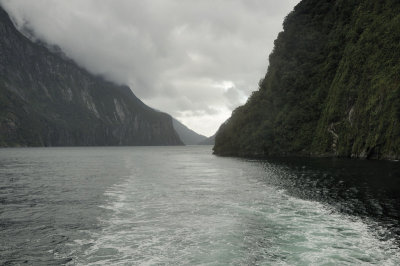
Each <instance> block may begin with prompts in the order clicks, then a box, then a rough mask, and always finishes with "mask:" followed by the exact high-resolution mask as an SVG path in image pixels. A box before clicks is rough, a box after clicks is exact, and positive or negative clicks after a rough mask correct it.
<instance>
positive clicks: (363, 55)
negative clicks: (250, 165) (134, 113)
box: [214, 0, 400, 159]
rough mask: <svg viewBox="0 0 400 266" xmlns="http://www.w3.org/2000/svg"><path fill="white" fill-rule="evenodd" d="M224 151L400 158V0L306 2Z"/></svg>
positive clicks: (223, 136)
mask: <svg viewBox="0 0 400 266" xmlns="http://www.w3.org/2000/svg"><path fill="white" fill-rule="evenodd" d="M269 59H270V65H269V68H268V71H267V74H266V76H265V78H264V79H262V80H261V81H260V83H259V90H258V91H256V92H254V93H253V95H252V96H251V97H250V98H249V100H248V102H247V103H246V104H245V105H244V106H241V107H239V108H237V109H236V110H235V111H234V112H233V114H232V117H231V118H230V119H229V120H228V121H227V122H226V123H225V124H223V125H222V126H221V128H220V130H219V133H218V135H217V137H216V144H215V147H214V152H215V153H216V154H219V155H235V156H268V155H288V154H292V155H314V156H324V155H330V156H332V155H336V156H344V157H350V156H351V157H358V158H381V159H399V158H400V2H399V1H398V0H381V1H376V0H357V1H355V0H336V1H329V0H303V1H302V2H301V3H300V4H298V5H297V6H296V7H295V9H294V11H293V12H292V13H291V14H289V15H288V16H287V18H286V19H285V22H284V31H283V32H281V33H280V34H279V36H278V38H277V40H276V41H275V48H274V51H273V53H272V54H271V55H270V58H269Z"/></svg>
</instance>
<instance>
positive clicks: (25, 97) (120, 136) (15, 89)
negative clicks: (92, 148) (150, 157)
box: [0, 8, 182, 146]
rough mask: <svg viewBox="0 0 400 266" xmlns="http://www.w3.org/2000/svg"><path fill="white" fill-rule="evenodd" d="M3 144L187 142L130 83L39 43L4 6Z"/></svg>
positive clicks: (0, 20) (0, 52)
mask: <svg viewBox="0 0 400 266" xmlns="http://www.w3.org/2000/svg"><path fill="white" fill-rule="evenodd" d="M0 35H1V39H0V146H72V145H79V146H82V145H181V144H182V143H181V141H180V139H179V137H178V135H177V134H176V132H175V130H174V129H173V126H172V119H171V117H170V116H169V115H167V114H165V113H160V112H157V111H154V110H153V109H151V108H149V107H148V106H146V105H145V104H143V103H142V102H141V101H140V100H139V99H138V98H136V96H135V95H134V94H133V93H132V91H131V90H130V89H129V88H128V87H125V86H118V85H115V84H113V83H111V82H107V81H105V80H104V79H102V78H101V77H96V76H93V75H92V74H90V73H88V72H87V71H85V70H83V69H82V68H80V67H78V66H77V65H76V64H75V63H74V62H72V61H70V60H67V59H65V58H64V57H62V56H61V55H60V54H55V53H52V52H50V51H49V50H48V49H47V48H45V47H44V46H42V45H40V44H38V43H33V42H32V41H30V40H29V39H27V38H26V37H24V36H23V35H22V34H21V33H20V32H18V30H17V29H16V28H15V27H14V25H13V24H12V22H11V21H10V19H9V17H8V15H7V13H6V12H5V11H4V10H3V9H1V8H0Z"/></svg>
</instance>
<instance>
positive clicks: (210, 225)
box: [0, 146, 400, 265]
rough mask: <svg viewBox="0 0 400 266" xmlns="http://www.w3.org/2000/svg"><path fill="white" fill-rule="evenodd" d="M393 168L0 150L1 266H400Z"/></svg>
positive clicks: (399, 204) (203, 150)
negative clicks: (276, 265)
mask: <svg viewBox="0 0 400 266" xmlns="http://www.w3.org/2000/svg"><path fill="white" fill-rule="evenodd" d="M399 165H400V163H398V162H375V161H353V160H339V159H305V158H301V159H299V158H286V159H276V158H271V159H268V160H265V161H254V160H246V159H237V158H220V157H216V156H213V155H211V147H210V146H205V147H201V146H200V147H196V146H189V147H122V148H48V149H41V148H37V149H36V148H32V149H0V265H2V264H5V265H8V264H9V265H15V264H17V265H18V264H24V263H26V264H34V265H57V264H69V265H110V264H113V265H193V264H202V265H271V264H272V265H274V264H280V265H310V264H315V265H321V264H329V265H338V264H340V265H351V264H356V265H358V264H365V265H368V264H375V265H399V264H400V251H399V250H400V249H399V247H400V244H399V239H400V231H399V229H400V224H399V220H400V219H399V218H400V217H399V216H400V166H399Z"/></svg>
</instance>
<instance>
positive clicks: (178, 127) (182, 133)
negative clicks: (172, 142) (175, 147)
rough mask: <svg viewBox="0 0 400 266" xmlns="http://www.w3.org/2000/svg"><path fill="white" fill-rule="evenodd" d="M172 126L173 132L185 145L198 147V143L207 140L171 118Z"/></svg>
mask: <svg viewBox="0 0 400 266" xmlns="http://www.w3.org/2000/svg"><path fill="white" fill-rule="evenodd" d="M172 124H173V126H174V129H175V131H176V132H177V133H178V135H179V137H180V139H181V140H182V142H183V143H184V144H185V145H198V144H199V143H201V142H202V141H204V140H206V139H207V137H206V136H203V135H200V134H198V133H196V132H194V131H193V130H191V129H190V128H188V127H187V126H185V125H184V124H182V123H181V122H179V121H178V120H176V119H175V118H172Z"/></svg>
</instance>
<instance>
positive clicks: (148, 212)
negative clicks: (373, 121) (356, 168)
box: [75, 161, 400, 265]
mask: <svg viewBox="0 0 400 266" xmlns="http://www.w3.org/2000/svg"><path fill="white" fill-rule="evenodd" d="M235 164H236V166H233V165H230V166H231V167H232V169H231V171H228V172H226V171H225V172H222V173H225V175H219V176H218V175H215V169H214V171H209V173H212V174H210V175H208V176H207V175H206V174H204V173H198V175H197V176H196V172H194V176H191V177H190V178H187V177H185V176H180V175H179V172H175V173H170V174H175V175H174V177H173V178H171V179H172V180H170V181H171V182H173V185H166V184H163V182H156V181H157V180H144V179H141V178H138V177H137V176H132V177H131V178H129V179H128V180H126V181H125V182H124V183H122V184H119V185H115V186H113V187H111V188H110V189H109V190H108V191H107V192H106V196H107V197H108V203H107V204H106V205H104V206H103V208H105V209H108V210H112V215H111V216H110V217H108V218H107V220H104V221H102V222H103V223H104V225H105V227H104V229H103V230H102V231H101V232H91V238H92V240H93V241H94V242H93V245H91V246H90V247H89V248H87V249H86V251H85V255H84V256H83V257H81V258H78V259H77V260H76V261H75V263H78V264H104V265H106V264H110V263H114V264H118V263H120V264H125V263H126V264H143V265H154V264H203V265H226V264H231V265H249V264H268V263H279V264H288V265H293V264H296V265H309V264H314V265H320V264H362V263H364V264H380V265H382V264H385V265H397V264H398V263H400V258H399V249H398V247H397V246H396V245H395V244H394V243H393V240H391V239H388V240H386V241H385V240H382V239H379V238H378V234H377V233H376V231H377V230H379V225H378V224H374V223H373V222H372V221H370V222H369V223H368V222H366V221H365V220H361V219H360V218H357V217H354V216H349V215H344V214H340V213H338V212H337V211H335V210H333V209H331V208H329V207H328V206H326V205H323V204H321V203H318V202H316V201H309V200H302V199H298V198H295V197H292V196H290V195H288V194H287V193H286V192H285V190H282V189H277V188H276V187H274V186H270V185H266V184H265V183H263V182H260V179H257V178H255V179H252V176H251V175H254V176H259V175H260V174H265V172H264V173H262V172H260V168H261V167H260V166H259V165H257V163H250V164H249V163H248V162H246V164H245V163H244V162H241V161H236V162H235ZM237 164H239V167H247V170H248V171H237V167H238V166H237ZM249 165H250V166H249ZM238 173H239V174H238ZM245 173H246V174H245ZM136 174H137V172H136ZM274 174H276V173H273V172H270V173H267V175H274ZM249 179H250V180H249ZM249 181H250V182H249ZM143 188H151V189H143ZM371 228H374V230H371ZM381 230H385V229H384V228H381ZM77 244H79V243H77Z"/></svg>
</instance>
